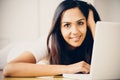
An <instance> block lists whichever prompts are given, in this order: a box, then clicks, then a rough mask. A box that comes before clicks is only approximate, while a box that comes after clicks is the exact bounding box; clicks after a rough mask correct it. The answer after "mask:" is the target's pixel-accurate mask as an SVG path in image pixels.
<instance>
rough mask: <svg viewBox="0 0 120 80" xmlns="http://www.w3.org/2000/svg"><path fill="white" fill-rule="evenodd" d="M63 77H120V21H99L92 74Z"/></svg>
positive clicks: (66, 75)
mask: <svg viewBox="0 0 120 80" xmlns="http://www.w3.org/2000/svg"><path fill="white" fill-rule="evenodd" d="M63 77H67V78H74V79H80V80H90V79H94V80H95V79H120V23H115V22H102V21H100V22H97V24H96V32H95V39H94V45H93V55H92V63H91V69H90V74H63Z"/></svg>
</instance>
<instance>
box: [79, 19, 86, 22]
mask: <svg viewBox="0 0 120 80" xmlns="http://www.w3.org/2000/svg"><path fill="white" fill-rule="evenodd" d="M82 20H85V18H82V19H79V20H77V22H78V21H82Z"/></svg>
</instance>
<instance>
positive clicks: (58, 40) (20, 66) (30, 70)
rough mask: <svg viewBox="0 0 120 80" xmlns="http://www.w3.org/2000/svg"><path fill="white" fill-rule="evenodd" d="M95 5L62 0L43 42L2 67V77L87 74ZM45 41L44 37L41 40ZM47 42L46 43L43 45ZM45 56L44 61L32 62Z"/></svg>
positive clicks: (95, 13) (97, 19)
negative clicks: (45, 61) (42, 62)
mask: <svg viewBox="0 0 120 80" xmlns="http://www.w3.org/2000/svg"><path fill="white" fill-rule="evenodd" d="M99 20H100V17H99V15H98V13H97V11H96V10H95V8H94V7H93V6H92V5H90V4H87V3H86V2H83V1H79V0H65V1H63V2H62V3H61V4H60V5H59V6H58V7H57V9H56V11H55V15H54V18H53V22H52V27H51V30H50V33H49V35H48V38H47V40H46V44H43V43H42V42H41V41H39V43H40V44H39V46H40V47H39V46H37V45H38V44H37V45H34V48H33V49H31V50H30V49H29V50H26V51H24V52H23V53H22V54H20V55H19V56H18V57H16V58H14V59H13V60H11V61H10V62H9V63H8V64H7V65H6V67H5V68H4V71H3V73H4V76H13V77H16V76H19V77H20V76H21V77H28V76H31V77H35V76H53V75H59V74H63V73H78V72H80V73H89V72H90V64H91V56H92V47H93V41H94V40H93V39H94V32H95V23H96V22H97V21H99ZM43 41H45V40H43ZM45 45H47V46H45ZM43 58H45V59H46V60H47V62H48V63H46V64H45V65H43V64H36V63H37V62H38V61H39V60H42V59H43Z"/></svg>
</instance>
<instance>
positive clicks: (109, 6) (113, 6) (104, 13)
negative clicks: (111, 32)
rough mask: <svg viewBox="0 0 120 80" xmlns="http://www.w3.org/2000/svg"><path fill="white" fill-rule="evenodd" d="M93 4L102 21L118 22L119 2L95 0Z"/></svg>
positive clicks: (117, 0)
mask: <svg viewBox="0 0 120 80" xmlns="http://www.w3.org/2000/svg"><path fill="white" fill-rule="evenodd" d="M94 4H95V7H96V9H97V10H98V12H99V13H100V16H101V18H102V20H103V21H112V22H120V9H119V8H120V0H95V2H94Z"/></svg>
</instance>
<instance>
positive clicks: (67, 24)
mask: <svg viewBox="0 0 120 80" xmlns="http://www.w3.org/2000/svg"><path fill="white" fill-rule="evenodd" d="M60 24H61V25H60V30H61V34H62V36H63V38H64V40H65V41H66V42H67V43H68V44H69V45H71V46H72V47H74V48H76V47H79V46H80V45H81V44H82V42H83V41H84V39H85V36H86V30H87V23H86V18H85V16H84V15H83V13H82V12H81V11H80V10H79V8H77V7H76V8H71V9H68V10H66V11H64V12H63V14H62V16H61V23H60Z"/></svg>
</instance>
